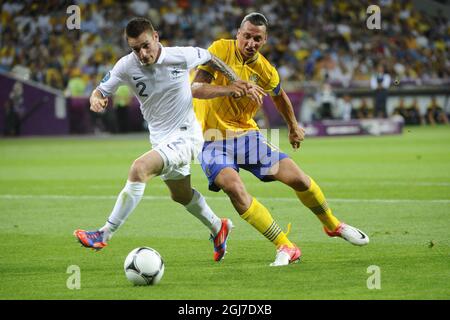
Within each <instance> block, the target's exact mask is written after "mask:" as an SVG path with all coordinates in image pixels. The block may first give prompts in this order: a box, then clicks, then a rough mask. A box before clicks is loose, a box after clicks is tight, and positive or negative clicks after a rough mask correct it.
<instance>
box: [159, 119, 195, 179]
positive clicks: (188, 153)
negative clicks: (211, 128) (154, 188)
mask: <svg viewBox="0 0 450 320" xmlns="http://www.w3.org/2000/svg"><path fill="white" fill-rule="evenodd" d="M202 147H203V133H202V129H201V127H200V124H199V123H198V122H197V121H193V122H191V123H189V124H187V125H183V126H181V127H180V128H178V129H177V130H176V131H175V132H174V133H172V134H171V135H170V136H169V137H167V139H164V140H163V141H161V142H160V143H158V145H156V146H154V147H153V150H155V151H157V152H158V153H159V154H160V155H161V157H162V158H163V160H164V168H163V170H162V171H161V174H160V176H161V179H162V180H180V179H183V178H184V177H186V176H188V175H190V174H191V162H192V160H194V159H196V158H197V156H198V154H199V153H200V151H201V150H202Z"/></svg>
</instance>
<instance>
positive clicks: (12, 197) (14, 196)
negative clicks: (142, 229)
mask: <svg viewBox="0 0 450 320" xmlns="http://www.w3.org/2000/svg"><path fill="white" fill-rule="evenodd" d="M23 199H43V200H116V199H117V196H107V195H105V196H94V195H79V196H71V195H51V194H42V195H18V194H0V200H23ZM144 199H146V200H170V197H168V196H144ZM206 199H207V200H211V201H213V200H220V201H229V199H228V197H206ZM258 199H260V200H262V201H282V202H295V203H296V202H299V200H298V199H297V198H295V197H292V198H282V197H258ZM327 200H328V201H329V202H336V203H339V202H342V203H382V204H391V203H397V204H398V203H438V204H450V199H427V200H419V199H352V198H328V199H327Z"/></svg>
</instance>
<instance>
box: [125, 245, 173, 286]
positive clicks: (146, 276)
mask: <svg viewBox="0 0 450 320" xmlns="http://www.w3.org/2000/svg"><path fill="white" fill-rule="evenodd" d="M123 268H124V270H125V275H126V277H127V279H128V280H129V281H130V282H132V283H133V284H134V285H137V286H149V285H155V284H157V283H158V282H159V281H161V278H162V276H163V274H164V261H163V259H162V257H161V255H160V254H159V253H158V251H156V250H155V249H152V248H149V247H140V248H136V249H134V250H132V251H131V252H130V253H129V254H128V256H127V257H126V259H125V263H124V265H123Z"/></svg>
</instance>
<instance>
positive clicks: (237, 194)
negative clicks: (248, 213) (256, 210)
mask: <svg viewBox="0 0 450 320" xmlns="http://www.w3.org/2000/svg"><path fill="white" fill-rule="evenodd" d="M222 190H223V191H224V192H225V193H226V194H227V195H228V196H229V197H230V198H232V199H234V200H236V201H239V200H244V199H245V198H246V195H247V191H246V190H245V186H244V184H243V183H242V181H240V180H237V179H233V180H229V181H227V182H226V183H225V184H224V185H223V186H222Z"/></svg>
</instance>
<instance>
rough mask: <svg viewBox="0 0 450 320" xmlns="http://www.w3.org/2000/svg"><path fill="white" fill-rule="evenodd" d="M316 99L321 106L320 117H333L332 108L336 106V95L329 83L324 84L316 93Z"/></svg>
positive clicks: (323, 118) (322, 118)
mask: <svg viewBox="0 0 450 320" xmlns="http://www.w3.org/2000/svg"><path fill="white" fill-rule="evenodd" d="M316 101H317V105H318V106H319V110H318V112H319V115H318V118H319V119H321V120H325V119H333V113H332V110H333V109H334V108H335V107H336V96H335V94H334V92H333V89H332V87H331V85H330V84H329V83H324V84H323V85H322V89H321V90H320V91H319V92H318V93H317V95H316Z"/></svg>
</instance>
